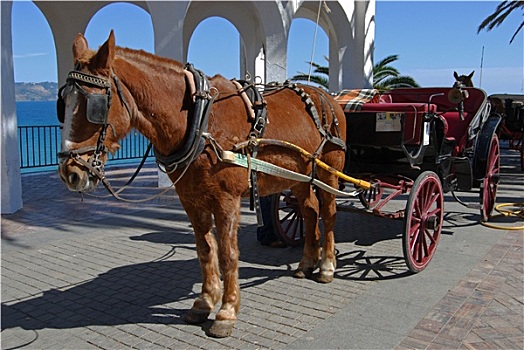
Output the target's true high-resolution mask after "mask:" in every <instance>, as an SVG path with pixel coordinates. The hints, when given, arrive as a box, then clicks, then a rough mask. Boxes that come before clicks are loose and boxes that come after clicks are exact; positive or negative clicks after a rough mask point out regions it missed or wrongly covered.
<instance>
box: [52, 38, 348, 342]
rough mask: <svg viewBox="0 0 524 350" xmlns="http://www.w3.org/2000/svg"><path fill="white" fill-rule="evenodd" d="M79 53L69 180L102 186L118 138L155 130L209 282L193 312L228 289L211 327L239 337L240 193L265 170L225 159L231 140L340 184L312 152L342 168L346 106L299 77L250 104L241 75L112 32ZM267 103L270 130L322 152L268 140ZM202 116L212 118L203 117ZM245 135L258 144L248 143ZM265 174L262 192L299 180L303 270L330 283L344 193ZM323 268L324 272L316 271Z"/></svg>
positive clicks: (193, 319) (68, 119)
mask: <svg viewBox="0 0 524 350" xmlns="http://www.w3.org/2000/svg"><path fill="white" fill-rule="evenodd" d="M73 56H74V66H75V70H74V71H72V72H70V73H69V75H68V79H67V84H66V85H65V86H64V87H63V88H62V89H61V91H60V96H59V100H58V107H59V110H60V111H61V112H59V118H61V119H62V122H63V124H64V125H63V135H62V152H60V154H59V157H60V159H61V161H60V165H59V173H60V176H61V178H62V180H63V181H64V182H65V183H66V185H67V187H68V188H69V189H70V190H72V191H76V192H87V191H90V190H92V189H93V188H94V187H95V186H96V185H97V184H98V183H99V182H101V181H104V178H103V165H104V163H105V161H106V160H107V154H108V153H113V152H115V151H116V150H117V149H118V148H119V147H120V146H119V141H120V140H121V139H122V138H124V137H125V135H126V134H127V133H129V132H130V130H131V129H132V128H134V129H136V130H138V131H139V132H141V133H142V134H143V135H145V136H146V137H147V138H148V139H149V140H150V141H151V142H152V144H153V146H154V150H155V155H156V157H157V161H158V162H159V163H162V164H163V166H164V168H165V169H166V172H167V173H168V175H169V178H170V179H171V180H172V181H173V182H174V183H176V186H175V188H176V191H177V193H178V195H179V197H180V201H181V202H182V205H183V206H184V209H185V211H186V212H187V215H188V217H189V219H190V221H191V224H192V225H193V229H194V232H195V240H196V249H197V254H198V258H199V261H200V266H201V270H202V271H201V272H202V280H203V284H202V291H201V293H200V295H199V296H198V297H197V299H196V300H195V302H194V304H193V306H192V308H191V310H189V311H188V313H187V315H186V317H185V320H186V322H188V323H192V324H199V323H203V322H204V321H206V320H207V318H208V316H209V315H210V313H211V312H213V311H214V309H215V305H216V304H217V303H218V302H219V301H220V300H221V307H220V310H219V311H218V312H217V314H216V317H215V321H214V322H213V324H212V326H211V328H210V329H209V332H208V334H209V335H211V336H215V337H225V336H228V335H229V334H230V333H231V331H232V329H233V327H234V323H235V321H236V318H237V313H238V311H239V307H240V287H239V282H238V259H239V249H238V244H237V231H238V225H239V218H240V207H241V198H242V197H246V196H249V195H250V193H251V191H250V187H251V186H254V185H255V183H254V181H253V178H254V177H251V180H250V179H249V178H250V176H249V174H250V173H251V174H252V173H253V171H251V172H250V171H249V170H248V169H246V168H244V167H239V166H237V165H233V164H230V163H228V162H225V161H223V159H222V157H221V155H223V152H222V150H224V151H227V150H229V151H238V152H244V156H245V157H247V158H248V160H249V159H254V158H256V159H257V160H263V161H266V162H268V163H272V164H274V165H278V166H280V167H283V168H286V169H289V170H291V171H294V172H296V173H301V174H308V175H311V176H312V177H315V178H317V179H320V180H321V181H323V182H324V183H326V184H328V185H329V186H331V187H335V188H337V187H338V186H337V183H338V181H337V178H336V177H335V176H334V175H332V173H331V172H329V171H327V170H324V169H322V168H320V167H318V168H317V167H316V166H314V159H313V158H318V159H319V160H322V161H323V162H325V163H327V164H329V165H330V166H331V167H333V168H335V169H338V170H340V169H342V168H343V165H344V148H345V133H346V123H345V117H344V113H343V111H342V109H341V108H340V107H339V106H338V105H337V104H336V103H334V101H333V100H332V99H331V97H330V96H329V95H328V94H326V93H325V92H323V91H321V90H319V89H316V88H313V87H308V86H295V85H288V84H284V85H282V86H280V87H277V88H275V89H274V90H272V91H270V92H268V93H266V94H264V96H263V100H262V101H260V100H259V101H258V102H257V103H253V104H252V105H250V103H249V101H248V98H247V97H246V95H245V93H244V90H245V89H243V88H239V86H240V84H239V83H238V82H236V81H231V80H228V79H225V78H224V77H222V76H220V75H216V76H214V77H212V78H209V80H208V79H207V77H205V76H204V75H203V74H200V72H199V71H197V70H195V69H193V68H192V66H184V65H182V64H181V63H179V62H176V61H174V60H170V59H167V58H162V57H158V56H155V55H152V54H149V53H146V52H144V51H138V50H131V49H127V48H121V47H117V46H115V37H114V34H113V32H112V31H111V34H110V35H109V38H108V40H107V41H106V42H105V43H104V44H103V45H102V46H101V47H100V48H99V49H98V51H93V50H90V49H89V48H88V43H87V40H86V39H85V38H84V36H83V35H81V34H78V35H77V37H76V38H75V41H74V43H73ZM263 107H265V112H266V113H265V114H266V116H267V127H265V130H263V139H271V140H281V141H286V142H288V143H291V144H294V145H297V146H300V147H301V148H302V149H304V150H306V151H307V152H308V153H309V154H312V155H314V156H313V157H311V156H307V155H304V153H302V154H301V153H298V152H297V151H296V150H293V149H291V148H288V147H282V145H281V144H278V143H263V142H260V143H259V142H258V140H260V139H261V134H262V133H261V131H262V130H261V129H262V128H261V127H260V125H254V124H253V123H252V120H253V114H255V113H253V110H254V109H259V108H263ZM257 115H260V113H258V112H257V113H256V115H255V119H257V120H259V121H260V120H261V118H259V117H257ZM195 118H197V119H198V118H200V119H202V120H204V122H202V123H201V124H199V125H197V126H195V125H194V123H193V121H194V119H195ZM320 119H321V120H322V121H320ZM264 120H265V119H264ZM337 120H338V121H337ZM255 124H256V123H255ZM262 124H264V123H262ZM194 135H197V136H196V138H195V137H194ZM253 135H255V136H257V137H253ZM334 140H338V141H339V142H335V141H334ZM245 141H248V142H247V146H246V147H243V148H242V147H239V145H242V144H244V145H246V142H245ZM235 146H236V147H235ZM187 150H189V151H187ZM180 152H182V155H180ZM174 155H175V156H174ZM255 155H256V157H255ZM250 157H251V158H250ZM257 178H258V179H257V181H256V184H258V192H259V195H260V196H267V195H269V194H273V193H278V192H280V191H283V190H285V189H288V188H290V189H291V190H292V192H293V194H294V195H295V196H296V198H297V200H298V202H299V205H300V209H301V212H302V215H303V217H304V220H305V227H306V232H305V246H304V251H303V257H302V259H301V261H300V263H299V265H298V268H297V270H296V271H295V272H294V276H295V277H297V278H304V277H313V276H314V277H315V278H317V279H318V281H320V282H331V281H332V279H333V275H334V270H335V266H336V260H335V245H334V244H335V243H334V236H333V227H334V224H335V215H336V204H335V198H334V195H333V194H330V193H328V192H326V191H319V196H318V197H317V196H316V195H315V191H314V190H313V188H312V187H311V185H310V183H309V182H298V181H296V180H293V179H285V178H282V177H278V176H274V175H270V174H265V173H258V176H257ZM254 197H255V198H256V196H254ZM255 202H256V201H255ZM320 202H322V206H320V204H319V203H320ZM320 215H321V216H322V218H323V224H324V242H323V246H322V248H321V243H320V236H321V233H320V230H319V227H318V221H319V216H320ZM213 225H214V226H215V230H216V233H215V232H214V230H213ZM215 235H216V238H215ZM317 268H319V269H320V271H319V273H318V274H313V272H314V271H315V269H317ZM221 278H222V280H223V284H222V281H221Z"/></svg>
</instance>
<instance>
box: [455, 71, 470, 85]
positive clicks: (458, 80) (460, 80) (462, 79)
mask: <svg viewBox="0 0 524 350" xmlns="http://www.w3.org/2000/svg"><path fill="white" fill-rule="evenodd" d="M474 73H475V71H473V72H471V73H470V74H469V75H458V73H457V72H453V77H454V78H455V84H454V85H453V86H454V87H456V85H457V84H460V86H461V87H473V80H472V78H473V74H474Z"/></svg>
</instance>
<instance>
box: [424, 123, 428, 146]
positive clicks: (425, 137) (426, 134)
mask: <svg viewBox="0 0 524 350" xmlns="http://www.w3.org/2000/svg"><path fill="white" fill-rule="evenodd" d="M422 145H424V146H427V145H429V122H424V135H423V136H422Z"/></svg>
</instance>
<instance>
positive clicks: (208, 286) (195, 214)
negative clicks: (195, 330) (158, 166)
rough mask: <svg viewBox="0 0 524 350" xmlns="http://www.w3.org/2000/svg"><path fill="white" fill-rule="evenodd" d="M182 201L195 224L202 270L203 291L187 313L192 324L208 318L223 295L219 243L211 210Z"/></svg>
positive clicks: (186, 318)
mask: <svg viewBox="0 0 524 350" xmlns="http://www.w3.org/2000/svg"><path fill="white" fill-rule="evenodd" d="M188 202H189V203H188ZM182 203H183V205H184V208H185V210H186V212H187V214H188V216H189V219H190V221H191V224H192V225H193V229H194V232H195V240H196V249H197V254H198V260H199V262H200V268H201V270H202V291H201V293H200V295H199V296H198V297H197V298H196V300H195V302H194V303H193V307H192V308H191V310H189V312H188V313H187V314H186V317H185V321H186V322H187V323H190V324H200V323H203V322H205V321H206V320H207V318H208V316H209V314H210V313H211V312H212V311H213V310H214V309H215V305H216V303H217V302H218V301H219V300H220V297H221V295H222V286H221V282H220V274H219V270H218V259H217V243H216V240H215V236H214V234H213V231H212V228H213V220H212V216H211V212H209V211H207V210H204V209H202V208H196V207H194V206H193V204H192V203H191V201H183V200H182Z"/></svg>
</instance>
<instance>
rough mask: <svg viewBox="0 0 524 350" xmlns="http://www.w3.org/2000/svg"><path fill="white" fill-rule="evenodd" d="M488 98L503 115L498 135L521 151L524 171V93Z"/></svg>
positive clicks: (495, 110)
mask: <svg viewBox="0 0 524 350" xmlns="http://www.w3.org/2000/svg"><path fill="white" fill-rule="evenodd" d="M488 99H489V101H490V103H491V106H492V110H493V111H494V112H496V113H498V114H500V115H501V116H502V122H501V123H500V125H499V128H498V129H497V135H498V137H499V139H500V140H504V141H508V142H509V149H512V150H516V151H519V152H520V167H521V169H522V170H523V171H524V95H511V94H495V95H490V96H489V97H488Z"/></svg>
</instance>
